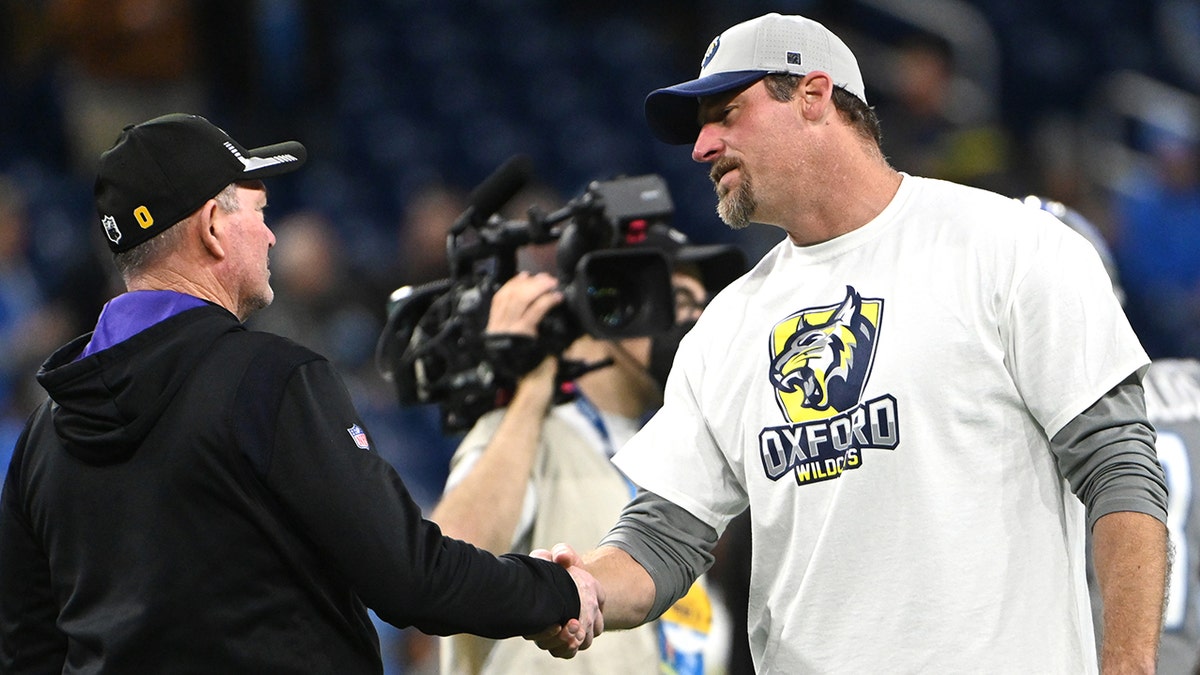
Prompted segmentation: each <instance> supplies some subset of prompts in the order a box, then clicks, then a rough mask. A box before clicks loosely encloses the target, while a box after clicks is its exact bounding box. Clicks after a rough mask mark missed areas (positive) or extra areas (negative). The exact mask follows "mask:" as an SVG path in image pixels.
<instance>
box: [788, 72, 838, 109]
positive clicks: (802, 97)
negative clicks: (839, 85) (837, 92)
mask: <svg viewBox="0 0 1200 675" xmlns="http://www.w3.org/2000/svg"><path fill="white" fill-rule="evenodd" d="M796 98H797V99H798V100H799V102H800V106H801V109H800V114H802V115H803V116H804V118H805V119H807V120H810V121H812V120H819V119H821V116H822V115H824V114H825V113H826V112H827V111H828V110H830V109H831V108H832V107H833V80H832V79H830V77H829V74H828V73H825V72H822V71H820V70H814V71H812V72H810V73H808V74H807V75H805V76H804V79H802V80H801V81H800V86H799V88H798V90H797V92H796Z"/></svg>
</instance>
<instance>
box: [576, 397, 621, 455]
mask: <svg viewBox="0 0 1200 675" xmlns="http://www.w3.org/2000/svg"><path fill="white" fill-rule="evenodd" d="M575 407H576V408H577V409H578V410H579V412H580V414H582V415H583V416H584V418H586V419H587V421H588V422H591V423H592V427H594V428H595V429H596V432H597V433H598V434H600V440H602V441H604V455H605V456H606V457H612V456H613V452H614V451H615V450H616V448H614V447H613V443H612V436H611V435H610V434H609V433H608V425H606V424H605V423H604V416H603V415H601V414H600V410H599V408H597V407H596V404H594V403H592V402H591V401H589V400H588V399H587V397H586V396H584V395H583V393H580V394H578V395H577V396H576V397H575Z"/></svg>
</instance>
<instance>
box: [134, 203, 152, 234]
mask: <svg viewBox="0 0 1200 675" xmlns="http://www.w3.org/2000/svg"><path fill="white" fill-rule="evenodd" d="M133 217H134V218H135V219H136V220H137V221H138V225H141V226H142V229H143V230H145V229H148V228H149V227H150V226H151V225H153V224H154V216H152V215H150V209H148V208H146V207H145V206H139V207H137V208H136V209H134V210H133Z"/></svg>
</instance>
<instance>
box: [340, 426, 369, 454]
mask: <svg viewBox="0 0 1200 675" xmlns="http://www.w3.org/2000/svg"><path fill="white" fill-rule="evenodd" d="M346 432H347V433H349V434H350V438H353V439H354V444H355V445H357V446H358V447H360V448H362V449H363V450H370V449H371V444H370V443H368V442H367V432H365V431H363V428H362V427H360V426H358V425H357V424H355V425H352V426H351V427H350V428H349V429H347V430H346Z"/></svg>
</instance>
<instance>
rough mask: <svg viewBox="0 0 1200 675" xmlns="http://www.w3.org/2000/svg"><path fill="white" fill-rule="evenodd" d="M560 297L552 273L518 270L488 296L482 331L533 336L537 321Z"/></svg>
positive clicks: (559, 300) (561, 297) (536, 328)
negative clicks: (489, 300) (491, 295)
mask: <svg viewBox="0 0 1200 675" xmlns="http://www.w3.org/2000/svg"><path fill="white" fill-rule="evenodd" d="M562 300H563V294H562V292H561V291H559V290H558V280H557V279H555V278H554V276H553V275H550V274H546V273H544V272H542V273H538V274H530V273H528V272H518V273H517V275H516V276H514V277H513V278H512V279H509V280H508V281H506V282H504V285H503V286H501V287H500V289H499V290H497V291H496V294H495V295H494V296H493V297H492V307H491V311H490V312H489V313H488V323H487V329H486V332H488V333H500V334H509V335H527V336H530V337H536V336H537V330H538V322H540V321H541V320H542V318H543V317H545V316H546V313H547V312H549V311H550V310H551V309H553V308H554V307H555V305H558V304H559V303H560V302H562Z"/></svg>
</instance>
